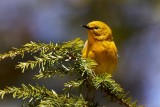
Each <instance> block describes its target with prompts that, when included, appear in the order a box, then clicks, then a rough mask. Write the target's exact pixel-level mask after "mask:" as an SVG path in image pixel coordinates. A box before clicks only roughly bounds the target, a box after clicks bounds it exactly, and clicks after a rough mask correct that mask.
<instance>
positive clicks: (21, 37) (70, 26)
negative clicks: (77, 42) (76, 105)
mask: <svg viewBox="0 0 160 107" xmlns="http://www.w3.org/2000/svg"><path fill="white" fill-rule="evenodd" d="M93 20H100V21H103V22H105V23H107V24H108V25H109V26H110V27H111V29H112V32H113V37H114V40H115V43H116V45H117V47H118V50H119V56H120V57H119V65H118V68H117V71H116V73H115V74H114V78H115V79H116V81H117V82H118V83H119V84H121V86H122V87H123V88H124V89H125V90H126V91H128V92H130V94H129V95H130V96H132V97H133V99H137V100H138V104H142V105H145V106H146V107H160V85H158V83H159V81H160V1H159V0H0V53H1V54H2V53H4V52H7V51H8V50H10V49H11V47H20V46H21V45H23V44H25V43H27V42H29V41H41V42H45V43H49V42H50V41H52V42H58V41H59V42H63V41H68V40H72V39H74V38H77V37H80V38H81V39H83V40H84V41H85V40H86V39H87V32H86V30H85V29H84V28H82V27H81V26H80V25H82V24H87V23H88V22H90V21H93ZM18 61H21V60H20V58H15V59H14V60H10V59H6V60H3V61H1V62H0V89H3V88H4V87H5V86H20V85H21V84H22V83H24V84H29V83H32V84H35V83H37V82H38V83H40V84H47V85H46V87H48V88H52V89H54V90H56V91H57V92H60V89H62V88H63V84H60V85H59V82H58V83H57V80H56V81H55V80H52V79H47V80H44V81H41V80H32V78H33V75H34V73H38V70H35V71H34V72H31V71H28V72H27V71H26V72H25V73H24V74H22V73H21V71H20V70H18V69H15V65H16V64H17V62H18ZM58 81H60V82H63V80H58ZM21 104H22V100H15V99H12V98H11V96H6V97H4V99H3V100H0V106H1V107H19V106H21ZM111 106H114V107H119V106H118V105H116V106H115V105H114V104H110V107H111Z"/></svg>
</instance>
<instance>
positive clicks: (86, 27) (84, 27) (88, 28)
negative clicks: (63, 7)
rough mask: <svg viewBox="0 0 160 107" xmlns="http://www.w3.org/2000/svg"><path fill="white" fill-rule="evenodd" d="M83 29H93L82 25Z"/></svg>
mask: <svg viewBox="0 0 160 107" xmlns="http://www.w3.org/2000/svg"><path fill="white" fill-rule="evenodd" d="M82 27H84V28H86V29H92V28H91V27H89V26H87V25H82Z"/></svg>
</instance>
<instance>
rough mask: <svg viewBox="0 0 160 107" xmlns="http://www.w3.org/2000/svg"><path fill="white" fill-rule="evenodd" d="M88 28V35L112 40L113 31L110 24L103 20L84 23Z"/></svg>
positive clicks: (98, 38)
mask: <svg viewBox="0 0 160 107" xmlns="http://www.w3.org/2000/svg"><path fill="white" fill-rule="evenodd" d="M82 26H83V27H85V28H87V29H88V35H89V36H93V38H94V39H97V40H112V39H113V38H112V31H111V29H110V28H109V26H108V25H107V24H105V23H103V22H101V21H92V22H90V23H88V24H87V25H82Z"/></svg>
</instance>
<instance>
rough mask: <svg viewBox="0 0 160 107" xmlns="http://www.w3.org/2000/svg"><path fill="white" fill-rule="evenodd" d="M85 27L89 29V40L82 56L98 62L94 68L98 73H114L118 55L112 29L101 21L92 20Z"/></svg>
mask: <svg viewBox="0 0 160 107" xmlns="http://www.w3.org/2000/svg"><path fill="white" fill-rule="evenodd" d="M83 27H85V28H87V30H88V40H87V41H86V42H85V46H84V48H83V50H82V57H83V58H91V59H93V60H95V61H96V62H97V64H98V65H97V66H96V67H95V68H94V71H95V73H96V74H102V73H105V72H106V73H110V74H112V73H113V71H114V70H115V68H116V66H117V62H118V55H117V48H116V45H115V43H114V41H113V37H112V31H111V29H110V28H109V26H108V25H107V24H105V23H103V22H101V21H92V22H90V23H88V24H87V25H83Z"/></svg>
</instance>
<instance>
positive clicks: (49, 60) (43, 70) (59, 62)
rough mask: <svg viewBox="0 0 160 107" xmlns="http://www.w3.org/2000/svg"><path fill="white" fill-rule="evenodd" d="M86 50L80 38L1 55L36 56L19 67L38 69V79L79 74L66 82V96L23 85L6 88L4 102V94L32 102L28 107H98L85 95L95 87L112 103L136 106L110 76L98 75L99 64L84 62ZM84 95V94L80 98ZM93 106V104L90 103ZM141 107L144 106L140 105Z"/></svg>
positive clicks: (31, 43)
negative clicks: (77, 92)
mask: <svg viewBox="0 0 160 107" xmlns="http://www.w3.org/2000/svg"><path fill="white" fill-rule="evenodd" d="M82 47H83V41H82V40H80V39H79V38H77V39H75V40H72V41H69V42H64V43H62V44H60V43H56V44H53V43H49V44H45V43H40V42H39V43H35V42H30V43H27V44H25V45H24V46H23V47H22V48H19V49H17V48H14V49H13V50H12V51H9V52H8V53H5V54H0V60H3V59H5V58H9V57H10V58H14V57H16V56H18V55H21V56H22V58H23V56H24V55H25V54H26V53H30V54H32V55H33V54H34V53H36V54H35V55H36V56H33V58H34V60H29V61H26V62H20V63H19V64H18V65H17V66H16V68H20V69H21V70H22V72H24V71H25V70H27V69H34V68H35V67H38V68H39V71H40V72H39V73H38V74H37V75H35V78H37V79H42V78H50V77H53V78H54V77H55V76H56V75H59V76H66V75H67V74H71V75H79V76H78V77H77V78H76V79H75V80H71V81H68V82H66V83H64V87H65V88H64V93H68V94H67V95H66V94H64V95H58V94H56V92H54V91H52V90H51V91H50V90H48V89H46V88H45V87H44V86H43V87H40V86H38V85H37V86H32V85H28V86H26V85H24V84H22V87H21V88H17V87H6V88H5V89H4V90H0V96H1V99H3V97H4V95H5V94H13V98H22V99H23V100H25V99H29V102H28V103H27V105H29V107H35V106H47V107H53V106H56V107H61V106H75V107H78V106H79V107H87V106H91V105H92V106H96V105H94V102H89V101H87V100H86V98H85V97H86V96H82V95H83V91H86V90H85V89H88V88H91V87H92V88H93V89H96V90H101V91H102V92H103V93H105V94H106V97H107V96H110V97H111V99H113V101H117V102H119V103H120V104H123V105H124V106H126V107H137V106H138V105H137V102H136V101H135V102H132V98H131V97H129V98H128V97H127V94H126V93H125V92H124V90H123V89H122V88H121V86H120V85H119V84H118V83H116V82H115V81H114V80H113V79H112V76H111V75H110V74H107V73H106V74H103V75H96V74H95V73H94V70H93V68H94V67H95V66H96V65H97V63H96V62H95V61H94V60H92V59H83V58H82V57H81V53H80V51H81V50H82ZM73 89H79V90H80V91H79V96H75V95H72V93H70V91H71V90H73ZM81 94H82V95H81ZM90 103H92V104H90ZM139 107H141V106H139Z"/></svg>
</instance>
